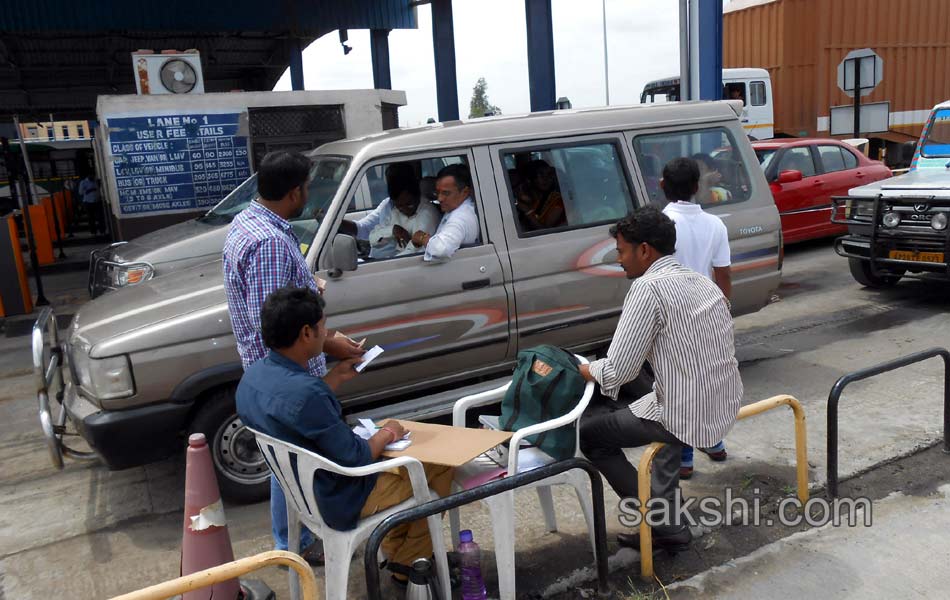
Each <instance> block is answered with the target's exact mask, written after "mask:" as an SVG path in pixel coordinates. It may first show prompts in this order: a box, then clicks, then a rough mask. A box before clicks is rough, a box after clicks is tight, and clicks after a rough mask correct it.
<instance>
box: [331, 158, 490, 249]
mask: <svg viewBox="0 0 950 600" xmlns="http://www.w3.org/2000/svg"><path fill="white" fill-rule="evenodd" d="M455 164H462V165H466V166H467V165H468V160H467V158H466V157H465V156H464V155H460V156H439V157H433V158H422V159H411V160H389V161H386V162H381V163H376V164H374V165H372V166H370V167H369V168H367V169H366V171H365V172H364V173H363V176H362V177H361V178H360V180H359V183H358V184H357V185H356V190H357V193H368V194H369V200H370V204H371V206H372V208H373V210H371V211H370V212H369V213H367V214H365V215H363V216H362V217H361V218H360V219H353V220H344V222H343V226H341V228H340V231H341V232H344V233H347V234H348V235H354V237H356V238H357V240H358V242H357V246H358V249H359V256H360V258H361V259H363V260H383V259H390V258H399V257H404V256H413V255H419V254H422V252H423V251H424V250H425V248H424V247H418V248H417V247H416V246H415V245H413V244H412V242H411V241H408V240H409V239H411V237H412V236H413V234H415V233H416V232H418V231H422V232H425V233H426V234H428V235H430V236H434V235H435V234H436V233H437V230H438V227H439V223H440V222H441V221H442V212H441V210H440V209H439V204H438V203H437V202H436V201H435V200H436V192H435V184H436V175H437V174H438V173H439V171H441V170H442V169H443V168H444V167H447V166H449V165H455ZM367 190H368V192H367ZM391 194H392V195H394V196H395V197H394V198H390V196H391ZM472 196H473V200H474V199H475V196H477V194H476V192H475V190H473V193H472ZM355 197H356V195H355V194H354V198H355ZM351 202H352V201H351ZM476 206H477V202H476ZM481 243H482V238H481V233H480V232H479V235H478V238H477V239H476V240H475V241H474V242H470V243H463V245H462V247H466V246H477V245H480V244H481Z"/></svg>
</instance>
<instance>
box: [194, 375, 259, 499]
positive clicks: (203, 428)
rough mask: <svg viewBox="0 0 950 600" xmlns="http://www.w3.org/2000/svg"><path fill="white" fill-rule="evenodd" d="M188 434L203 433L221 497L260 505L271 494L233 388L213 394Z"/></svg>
mask: <svg viewBox="0 0 950 600" xmlns="http://www.w3.org/2000/svg"><path fill="white" fill-rule="evenodd" d="M189 433H203V434H204V435H205V439H207V440H208V444H209V446H210V447H211V458H212V462H213V464H214V471H215V475H217V478H218V487H219V488H220V490H221V496H222V497H223V498H224V499H225V500H228V501H229V502H237V503H250V502H260V501H261V500H264V499H266V498H267V497H268V495H269V494H270V483H269V481H268V480H269V478H270V470H269V469H268V468H267V463H266V462H264V458H263V457H262V456H261V452H260V450H259V449H258V447H257V442H255V441H254V434H253V433H251V431H250V430H249V429H248V428H247V427H245V426H244V423H242V422H241V418H240V417H238V415H237V409H236V408H235V405H234V387H227V388H223V389H219V390H217V391H215V392H212V393H211V395H210V396H209V397H208V398H207V399H206V400H205V401H204V403H203V404H202V406H201V408H199V409H198V412H197V414H195V418H194V420H192V422H191V428H190V430H189Z"/></svg>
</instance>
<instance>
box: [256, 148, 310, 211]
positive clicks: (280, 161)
mask: <svg viewBox="0 0 950 600" xmlns="http://www.w3.org/2000/svg"><path fill="white" fill-rule="evenodd" d="M309 178H310V159H309V158H307V157H306V156H304V155H303V154H300V153H299V152H284V151H277V152H268V153H267V155H266V156H264V160H262V161H261V165H260V166H259V167H258V168H257V193H258V194H260V196H261V198H263V199H264V200H267V201H269V202H277V201H279V200H282V199H283V197H284V196H286V195H287V194H288V193H290V191H291V190H293V189H294V188H298V187H300V186H302V185H304V184H305V183H307V179H309Z"/></svg>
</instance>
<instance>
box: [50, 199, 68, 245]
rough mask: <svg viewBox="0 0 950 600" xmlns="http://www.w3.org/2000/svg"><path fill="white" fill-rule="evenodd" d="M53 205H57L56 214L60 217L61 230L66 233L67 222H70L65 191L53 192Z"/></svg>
mask: <svg viewBox="0 0 950 600" xmlns="http://www.w3.org/2000/svg"><path fill="white" fill-rule="evenodd" d="M53 206H55V207H56V216H57V217H59V230H60V231H61V232H63V234H64V235H65V233H66V224H67V223H69V207H68V206H67V205H66V196H64V195H63V192H56V193H55V194H53Z"/></svg>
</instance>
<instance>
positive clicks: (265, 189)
mask: <svg viewBox="0 0 950 600" xmlns="http://www.w3.org/2000/svg"><path fill="white" fill-rule="evenodd" d="M309 178H310V161H309V160H308V159H307V157H306V156H304V155H302V154H299V153H290V152H271V153H270V154H268V155H267V156H265V157H264V159H263V160H262V161H261V165H260V167H259V168H258V170H257V192H258V194H259V197H258V199H257V200H255V201H254V202H251V203H250V204H249V205H248V207H247V208H245V209H244V210H243V211H241V212H240V213H239V214H238V216H237V217H235V218H234V221H233V222H232V223H231V228H230V229H229V230H228V235H227V238H226V239H225V242H224V257H223V258H224V291H225V293H226V294H227V297H228V313H230V316H231V328H232V329H233V330H234V338H235V340H236V341H237V348H238V354H239V355H240V356H241V364H242V365H243V366H244V368H245V369H247V368H248V367H250V366H251V365H252V364H254V363H255V362H257V361H258V360H261V359H262V358H264V357H265V356H267V353H268V350H267V348H266V347H265V346H264V341H263V339H262V337H261V307H263V305H264V300H266V299H267V296H269V295H270V293H271V292H273V291H274V290H277V289H280V288H282V287H287V286H291V287H298V288H301V287H308V288H311V289H313V290H317V291H319V288H318V286H317V282H316V280H315V279H314V277H313V273H311V272H310V267H309V266H308V265H307V260H306V259H305V258H304V256H303V254H301V252H300V240H298V239H297V236H296V235H295V234H294V231H293V227H292V226H291V224H290V222H289V220H290V219H295V218H297V217H299V216H300V215H301V214H303V210H304V207H306V205H307V184H308V181H309ZM324 350H325V351H326V353H327V354H329V355H330V356H333V357H335V358H339V359H341V360H346V359H349V358H354V357H357V356H361V355H362V354H363V350H362V348H360V347H358V346H357V345H356V344H354V343H352V342H351V340H349V338H346V337H344V336H340V337H334V336H333V332H331V333H330V336H329V337H328V339H327V340H326V343H325V344H324ZM308 370H309V372H310V374H311V375H313V376H314V377H323V376H324V375H325V374H326V372H327V369H326V359H325V357H324V356H323V355H322V354H321V355H319V356H317V357H315V358H313V359H311V360H310V362H309V369H308ZM334 391H336V390H334ZM270 492H271V528H272V533H273V536H274V544H275V548H276V549H277V550H286V549H287V506H286V501H285V500H284V494H283V491H282V490H281V489H280V485H279V484H278V483H277V480H276V479H274V477H273V476H272V477H271V485H270ZM300 541H301V547H302V548H304V549H307V548H308V547H309V546H310V545H311V544H312V542H313V538H312V536H311V535H310V532H309V531H306V530H305V531H304V532H303V535H302V536H301V540H300ZM305 558H308V560H309V559H310V558H311V557H310V556H305ZM314 558H316V557H314Z"/></svg>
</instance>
